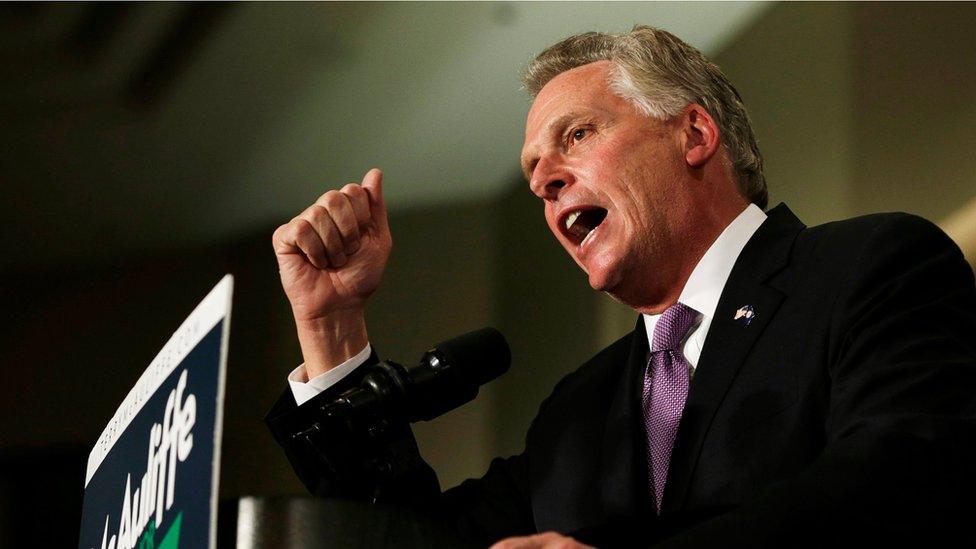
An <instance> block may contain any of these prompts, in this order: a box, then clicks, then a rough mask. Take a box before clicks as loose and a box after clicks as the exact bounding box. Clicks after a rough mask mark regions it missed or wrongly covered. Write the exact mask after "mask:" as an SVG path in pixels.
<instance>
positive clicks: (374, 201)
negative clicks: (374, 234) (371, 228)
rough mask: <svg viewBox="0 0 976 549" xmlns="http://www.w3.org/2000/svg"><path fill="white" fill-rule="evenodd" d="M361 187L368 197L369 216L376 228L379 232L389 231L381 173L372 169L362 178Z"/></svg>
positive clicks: (376, 169)
mask: <svg viewBox="0 0 976 549" xmlns="http://www.w3.org/2000/svg"><path fill="white" fill-rule="evenodd" d="M362 186H363V188H364V189H366V194H368V195H369V216H370V217H371V218H372V219H373V223H374V224H375V225H376V228H378V229H380V230H381V231H387V230H389V226H388V225H387V222H386V200H385V199H384V198H383V172H381V171H380V170H379V169H378V168H373V169H372V170H369V171H368V172H366V175H365V176H363V183H362Z"/></svg>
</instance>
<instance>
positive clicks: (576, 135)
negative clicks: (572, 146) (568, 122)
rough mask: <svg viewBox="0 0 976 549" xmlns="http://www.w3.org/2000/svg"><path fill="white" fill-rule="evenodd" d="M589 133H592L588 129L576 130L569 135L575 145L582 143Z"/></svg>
mask: <svg viewBox="0 0 976 549" xmlns="http://www.w3.org/2000/svg"><path fill="white" fill-rule="evenodd" d="M588 133H590V132H589V130H587V129H586V128H576V129H575V130H573V131H572V133H570V134H569V135H570V140H571V141H572V142H573V143H576V142H577V141H581V140H582V139H583V138H584V137H586V136H587V134H588Z"/></svg>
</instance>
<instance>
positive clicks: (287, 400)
mask: <svg viewBox="0 0 976 549" xmlns="http://www.w3.org/2000/svg"><path fill="white" fill-rule="evenodd" d="M377 362H378V359H377V357H376V354H375V352H374V353H373V354H372V355H371V356H370V358H369V360H367V361H366V363H364V364H363V365H362V366H359V367H358V368H357V369H356V370H355V371H353V372H352V373H350V374H349V375H348V376H346V377H345V378H343V379H342V380H341V381H340V382H339V383H337V384H336V385H334V386H333V387H330V388H328V389H326V390H325V391H324V392H322V393H321V394H319V395H318V396H316V397H314V398H312V399H311V400H309V401H308V402H306V403H304V404H303V405H301V406H296V404H295V399H294V397H293V396H292V394H291V392H290V390H286V391H285V392H284V393H283V394H282V395H281V397H280V398H279V399H278V401H277V402H276V403H275V405H274V406H273V407H272V409H271V411H270V412H269V413H268V415H267V417H266V422H267V424H268V426H269V428H270V429H271V432H272V434H273V435H274V438H275V440H276V441H277V442H278V444H279V445H281V446H282V448H283V449H284V451H285V455H286V456H287V458H288V460H289V462H290V463H291V465H292V467H293V468H294V470H295V472H296V474H297V475H298V477H299V478H300V479H301V481H302V483H303V484H304V485H305V487H306V488H307V489H308V491H309V492H310V493H312V494H314V495H318V496H323V497H339V498H344V499H353V500H360V501H373V502H377V503H387V504H398V505H406V506H409V507H411V508H412V509H414V510H419V511H423V512H425V513H426V514H428V515H432V516H434V517H436V518H437V519H438V520H440V521H442V523H443V524H448V525H450V529H451V530H454V531H456V532H457V533H458V534H460V535H461V536H462V537H463V538H465V539H469V540H478V541H482V542H491V541H495V540H497V539H499V538H501V537H505V536H509V535H518V534H528V533H532V532H533V531H534V527H533V523H532V514H531V508H530V505H529V503H528V496H527V494H528V488H527V486H528V473H527V458H526V457H525V456H524V455H518V456H513V457H510V458H507V459H495V460H493V461H492V463H491V465H490V467H489V469H488V471H487V472H486V473H485V475H484V476H483V477H481V478H480V479H471V480H467V481H465V482H464V483H462V484H461V485H459V486H457V487H455V488H452V489H451V490H448V491H446V492H444V493H441V490H440V486H439V483H438V480H437V476H436V474H435V473H434V471H433V469H432V468H431V467H430V466H429V465H428V464H427V463H426V462H425V461H424V460H423V458H422V457H421V456H420V452H419V450H418V448H417V443H416V439H415V438H414V435H413V431H412V430H411V429H410V425H409V424H408V423H406V422H403V423H400V424H393V425H388V426H387V428H386V434H385V435H383V436H382V437H381V438H380V439H378V440H377V439H374V438H373V437H371V436H370V435H369V434H368V433H367V432H366V431H367V429H366V427H365V426H364V425H362V424H350V425H342V426H339V427H337V428H329V427H323V428H322V430H321V431H319V432H317V433H314V434H312V435H311V436H309V437H306V436H296V435H297V434H298V433H302V432H305V431H307V430H308V429H309V428H310V427H311V426H312V425H313V424H315V423H316V422H320V423H321V419H322V417H321V413H320V412H319V410H320V408H321V406H322V405H323V404H326V403H328V402H331V401H332V400H333V399H335V398H336V397H338V396H339V395H340V394H341V393H342V392H344V391H346V390H348V389H351V388H353V387H357V386H358V385H359V384H360V382H361V381H362V379H363V377H364V376H365V374H366V373H367V371H368V370H369V367H370V366H372V365H374V364H376V363H377ZM379 460H383V461H385V462H387V463H390V464H391V465H392V467H391V468H390V469H392V470H390V471H388V472H387V473H379V474H378V473H377V471H376V468H375V467H372V464H374V463H376V462H377V461H379Z"/></svg>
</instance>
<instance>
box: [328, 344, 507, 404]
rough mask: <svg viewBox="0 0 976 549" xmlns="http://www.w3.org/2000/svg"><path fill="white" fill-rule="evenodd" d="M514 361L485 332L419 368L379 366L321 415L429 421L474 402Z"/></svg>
mask: <svg viewBox="0 0 976 549" xmlns="http://www.w3.org/2000/svg"><path fill="white" fill-rule="evenodd" d="M511 361H512V354H511V351H510V350H509V347H508V342H507V341H505V336H503V335H502V334H501V333H500V332H499V331H498V330H496V329H494V328H482V329H480V330H475V331H473V332H468V333H466V334H463V335H460V336H458V337H455V338H453V339H449V340H447V341H444V342H442V343H438V344H437V345H435V346H434V347H433V348H432V349H430V350H429V351H427V352H426V353H424V355H423V357H421V359H420V363H419V364H417V365H416V366H413V367H410V368H406V367H404V366H401V365H400V364H397V363H395V362H380V363H378V364H375V365H374V366H372V367H370V371H369V373H368V374H366V376H365V377H364V378H363V381H362V383H361V384H360V386H359V387H356V388H353V389H350V390H348V391H346V392H345V393H343V394H342V395H340V396H339V398H337V399H336V400H334V401H333V402H331V403H329V404H326V405H325V406H323V407H322V411H323V412H325V413H326V415H328V416H331V417H334V418H335V417H339V416H346V414H353V415H360V414H378V415H381V416H385V417H387V418H391V419H392V418H397V419H405V420H406V421H409V422H410V423H413V422H417V421H430V420H431V419H434V418H435V417H437V416H439V415H441V414H444V413H446V412H449V411H451V410H453V409H454V408H457V407H458V406H461V405H462V404H465V403H467V402H469V401H471V400H473V399H474V397H476V396H477V395H478V389H479V388H480V387H481V385H483V384H485V383H487V382H489V381H491V380H493V379H495V378H496V377H498V376H500V375H502V374H504V373H505V372H507V371H508V367H509V365H510V364H511ZM346 417H348V416H346Z"/></svg>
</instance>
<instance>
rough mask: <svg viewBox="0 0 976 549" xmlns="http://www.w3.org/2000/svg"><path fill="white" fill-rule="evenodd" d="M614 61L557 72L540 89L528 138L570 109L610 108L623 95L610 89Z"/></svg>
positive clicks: (529, 121)
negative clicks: (611, 63) (619, 95)
mask: <svg viewBox="0 0 976 549" xmlns="http://www.w3.org/2000/svg"><path fill="white" fill-rule="evenodd" d="M610 67H611V65H610V61H596V62H594V63H589V64H587V65H582V66H579V67H576V68H574V69H570V70H568V71H565V72H562V73H560V74H557V75H556V76H555V77H553V79H552V80H550V81H549V82H548V83H546V85H545V86H543V87H542V89H541V90H539V93H538V95H536V98H535V100H534V101H533V102H532V107H531V108H530V109H529V114H528V116H527V117H526V120H525V135H526V140H528V138H529V135H530V133H531V132H532V130H536V129H543V128H544V127H545V126H546V124H547V123H548V122H552V121H553V120H554V119H555V118H558V117H560V116H562V115H564V114H565V113H567V112H571V111H579V110H583V109H588V108H591V109H604V108H609V107H611V106H612V105H613V104H615V103H617V102H618V101H623V99H621V98H620V97H618V96H617V95H616V94H614V93H612V92H611V91H610Z"/></svg>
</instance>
